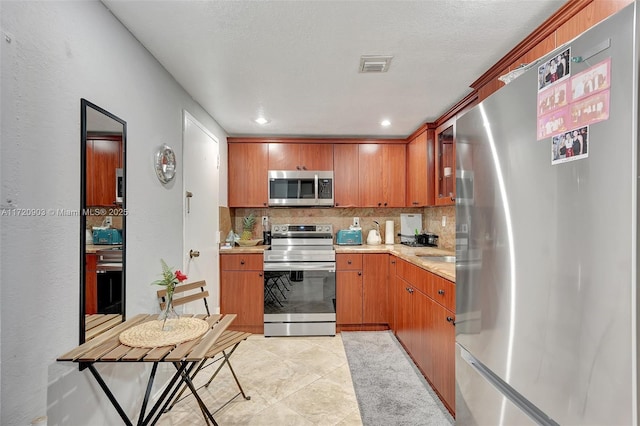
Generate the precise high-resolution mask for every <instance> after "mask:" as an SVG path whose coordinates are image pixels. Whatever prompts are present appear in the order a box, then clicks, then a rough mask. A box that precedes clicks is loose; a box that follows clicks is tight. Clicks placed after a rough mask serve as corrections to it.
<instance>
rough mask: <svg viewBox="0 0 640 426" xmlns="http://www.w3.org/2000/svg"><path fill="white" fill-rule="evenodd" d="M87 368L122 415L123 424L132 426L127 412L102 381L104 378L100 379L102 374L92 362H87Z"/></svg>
mask: <svg viewBox="0 0 640 426" xmlns="http://www.w3.org/2000/svg"><path fill="white" fill-rule="evenodd" d="M88 368H89V371H91V374H93V377H95V378H96V381H97V382H98V384H99V385H100V387H101V388H102V390H103V391H104V393H105V394H106V395H107V398H109V401H111V404H113V406H114V408H115V409H116V411H117V412H118V414H120V417H122V420H123V421H124V424H126V425H127V426H133V423H132V422H131V420H129V417H127V414H126V413H125V412H124V410H123V409H122V407H121V406H120V403H119V402H118V400H117V399H116V397H115V396H113V393H112V392H111V389H109V387H108V386H107V384H106V383H105V382H104V380H102V376H100V373H98V370H96V368H95V367H94V366H93V364H89V366H88Z"/></svg>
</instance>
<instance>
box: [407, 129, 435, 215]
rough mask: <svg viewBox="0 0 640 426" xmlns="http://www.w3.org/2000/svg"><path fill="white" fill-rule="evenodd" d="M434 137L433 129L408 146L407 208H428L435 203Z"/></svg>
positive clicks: (414, 138) (418, 136)
mask: <svg viewBox="0 0 640 426" xmlns="http://www.w3.org/2000/svg"><path fill="white" fill-rule="evenodd" d="M433 135H434V131H433V129H428V130H425V131H424V132H422V133H420V134H418V135H417V136H415V137H413V138H412V139H411V140H410V141H409V144H408V145H407V207H426V206H433V205H434V203H435V200H434V191H435V183H434V176H435V173H434V149H435V147H434V139H433Z"/></svg>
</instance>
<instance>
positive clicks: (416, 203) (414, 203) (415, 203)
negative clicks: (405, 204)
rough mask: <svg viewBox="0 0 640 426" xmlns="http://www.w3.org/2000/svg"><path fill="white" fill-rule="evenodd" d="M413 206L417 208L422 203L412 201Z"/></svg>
mask: <svg viewBox="0 0 640 426" xmlns="http://www.w3.org/2000/svg"><path fill="white" fill-rule="evenodd" d="M411 204H413V205H414V206H417V205H418V204H420V203H419V202H418V201H412V202H411Z"/></svg>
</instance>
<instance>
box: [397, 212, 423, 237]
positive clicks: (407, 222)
mask: <svg viewBox="0 0 640 426" xmlns="http://www.w3.org/2000/svg"><path fill="white" fill-rule="evenodd" d="M421 232H422V214H420V213H401V214H400V242H401V243H415V241H416V234H420V233H421Z"/></svg>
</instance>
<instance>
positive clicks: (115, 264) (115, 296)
mask: <svg viewBox="0 0 640 426" xmlns="http://www.w3.org/2000/svg"><path fill="white" fill-rule="evenodd" d="M96 254H97V256H98V262H97V265H96V274H97V286H98V288H97V297H98V301H97V309H98V310H97V313H99V314H119V313H122V305H123V300H122V299H123V297H122V296H123V294H124V292H123V289H122V247H109V248H105V249H102V250H98V251H97V252H96Z"/></svg>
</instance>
